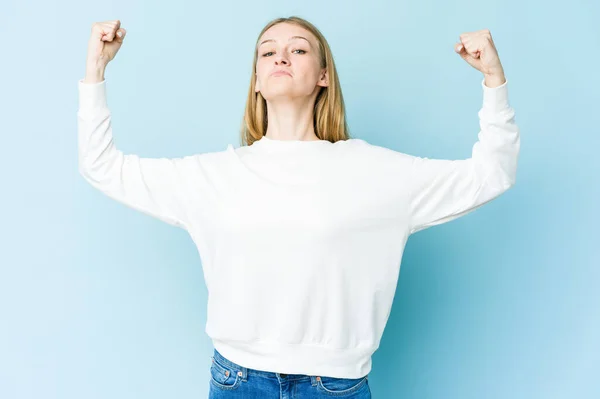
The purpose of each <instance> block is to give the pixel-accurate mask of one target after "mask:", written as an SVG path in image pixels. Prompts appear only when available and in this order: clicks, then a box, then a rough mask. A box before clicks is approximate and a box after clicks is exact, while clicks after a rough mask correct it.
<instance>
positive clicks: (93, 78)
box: [83, 67, 104, 83]
mask: <svg viewBox="0 0 600 399" xmlns="http://www.w3.org/2000/svg"><path fill="white" fill-rule="evenodd" d="M103 80H104V68H101V67H91V68H86V71H85V78H84V80H83V82H84V83H98V82H102V81H103Z"/></svg>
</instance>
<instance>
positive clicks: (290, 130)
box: [266, 98, 319, 141]
mask: <svg viewBox="0 0 600 399" xmlns="http://www.w3.org/2000/svg"><path fill="white" fill-rule="evenodd" d="M311 100H312V101H311ZM267 115H268V121H269V122H268V126H267V133H266V136H267V137H268V138H270V139H273V140H286V141H287V140H300V141H312V140H319V138H318V137H317V135H316V134H315V129H314V126H313V120H314V99H312V98H311V99H307V98H296V99H285V100H279V99H278V100H277V101H270V102H269V101H268V102H267Z"/></svg>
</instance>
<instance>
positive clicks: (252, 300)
mask: <svg viewBox="0 0 600 399" xmlns="http://www.w3.org/2000/svg"><path fill="white" fill-rule="evenodd" d="M125 34H126V31H125V29H123V28H121V25H120V21H118V20H117V21H108V22H100V23H95V24H93V27H92V35H91V38H90V41H89V47H88V58H87V63H86V68H87V69H86V75H85V78H84V79H82V80H80V81H79V110H78V129H79V136H78V140H79V170H80V172H81V174H82V175H83V177H84V178H85V179H86V180H87V181H88V182H89V183H90V184H92V185H93V186H94V187H96V188H97V189H99V190H101V191H102V192H103V193H105V194H106V195H108V196H110V197H111V198H114V199H115V200H117V201H120V202H121V203H123V204H125V205H127V206H129V207H132V208H134V209H137V210H138V211H141V212H144V213H146V214H148V215H151V216H153V217H156V218H159V219H161V220H163V221H165V222H167V223H170V224H172V225H175V226H179V227H181V228H183V229H185V230H187V231H188V232H189V234H190V236H191V237H192V239H193V240H194V242H195V243H196V244H197V246H198V250H199V253H200V257H201V263H202V267H203V273H204V277H205V282H206V285H207V288H208V293H209V297H208V305H207V325H206V332H207V333H208V335H209V336H210V337H211V339H212V341H213V343H214V347H215V348H214V356H213V357H212V364H211V367H210V393H209V395H210V397H211V398H264V399H268V398H273V399H276V398H280V397H286V398H307V399H308V398H322V397H323V398H324V397H330V396H335V397H338V398H342V397H348V398H349V397H352V398H356V399H359V398H369V397H370V396H371V393H370V389H369V384H368V380H367V377H368V374H369V372H370V370H371V367H372V366H371V356H372V355H373V353H374V352H375V351H376V350H377V348H378V347H379V343H380V339H381V336H382V334H383V330H384V327H385V325H386V322H387V320H388V316H389V314H390V310H391V306H392V301H393V296H394V293H395V289H396V283H397V279H398V275H399V271H400V262H401V258H402V254H403V250H404V246H405V244H406V241H407V239H408V237H409V236H410V235H411V234H413V233H415V232H417V231H420V230H422V229H425V228H427V227H430V226H434V225H438V224H441V223H445V222H448V221H451V220H453V219H456V218H458V217H460V216H462V215H465V214H467V213H469V212H471V211H473V210H475V209H476V208H478V207H480V206H482V205H483V204H485V203H487V202H489V201H491V200H493V199H494V198H497V197H498V196H499V195H501V194H502V193H504V192H505V191H507V190H508V189H509V188H511V187H512V186H513V185H514V184H515V178H516V171H517V160H518V155H519V147H520V139H519V131H518V128H517V126H516V124H515V120H514V110H513V108H512V107H511V106H510V105H509V103H508V95H507V82H506V79H505V77H504V71H503V68H502V65H501V63H500V60H499V57H498V54H497V51H496V48H495V46H494V43H493V40H492V37H491V35H490V32H489V31H487V30H482V31H477V32H469V33H465V34H462V35H460V42H459V43H457V44H456V46H455V51H456V52H457V53H458V54H459V55H460V56H462V57H463V58H464V60H465V61H466V62H467V63H469V64H470V65H471V66H473V67H475V68H477V69H478V70H479V71H481V73H482V74H483V80H482V82H481V87H482V92H483V101H482V107H481V110H480V112H479V113H478V116H479V121H480V127H481V130H480V132H479V135H478V137H479V140H478V141H477V142H476V143H475V144H474V146H473V149H472V156H471V157H470V158H469V159H464V160H442V159H428V158H423V157H417V156H413V155H409V154H405V153H401V152H397V151H393V150H390V149H387V148H384V147H379V146H375V145H371V144H369V143H367V142H366V141H364V140H362V139H355V138H350V137H349V133H348V128H347V125H346V118H345V114H344V101H343V98H342V91H341V89H340V84H339V80H338V76H337V74H336V68H335V64H334V61H333V56H332V53H331V50H330V48H329V46H328V44H327V41H326V40H325V38H324V37H323V36H322V34H321V33H320V32H319V30H318V29H317V28H316V27H315V26H313V25H312V24H310V23H309V22H308V21H306V20H304V19H301V18H297V17H291V18H280V19H276V20H273V21H271V22H270V23H268V24H267V25H266V26H265V27H264V29H263V30H262V31H261V32H260V34H259V36H258V40H257V42H256V48H255V49H254V50H253V51H254V62H253V65H252V78H251V81H250V90H249V93H248V99H247V105H246V110H245V114H244V120H243V126H242V132H241V141H242V144H243V145H242V146H241V147H239V148H234V147H233V146H232V145H231V144H229V145H228V146H227V148H226V149H225V150H223V151H217V152H208V153H202V154H196V155H188V156H185V157H181V158H175V159H166V158H140V157H139V156H137V155H134V154H129V155H126V154H124V153H123V152H121V151H120V150H118V149H117V148H115V146H114V143H113V140H112V138H113V136H112V126H111V113H110V111H109V109H108V107H107V99H106V82H105V80H104V70H105V68H106V65H107V64H108V63H109V62H110V61H111V60H112V59H113V58H114V57H115V55H116V54H117V51H118V50H119V49H120V47H121V45H122V44H123V40H124V38H125ZM393 133H394V132H392V134H393Z"/></svg>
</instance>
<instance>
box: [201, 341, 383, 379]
mask: <svg viewBox="0 0 600 399" xmlns="http://www.w3.org/2000/svg"><path fill="white" fill-rule="evenodd" d="M212 341H213V346H214V347H215V349H216V350H217V351H219V353H221V354H222V355H223V356H224V357H225V358H227V359H228V360H230V361H232V362H234V363H236V364H238V365H240V366H242V367H246V368H250V369H255V370H260V371H267V372H273V373H275V372H277V373H284V374H304V375H310V376H321V377H336V378H362V377H364V376H366V375H367V374H368V373H369V372H370V371H371V355H372V354H373V352H374V351H375V349H373V348H371V347H360V348H342V349H339V348H333V349H332V348H327V347H325V346H311V345H307V344H297V345H294V344H279V343H276V342H273V343H270V342H269V343H266V342H240V341H224V340H218V339H214V338H213V339H212Z"/></svg>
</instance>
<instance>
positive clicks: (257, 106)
mask: <svg viewBox="0 0 600 399" xmlns="http://www.w3.org/2000/svg"><path fill="white" fill-rule="evenodd" d="M283 22H286V23H291V24H296V25H299V26H301V27H302V28H304V29H306V30H308V31H309V32H311V33H312V34H313V35H314V36H315V37H316V38H317V42H318V45H319V59H320V63H321V68H327V74H328V76H329V79H328V80H329V86H328V87H321V90H320V91H319V93H318V94H317V98H316V99H315V106H314V130H315V134H316V135H317V137H318V138H319V139H321V140H329V141H330V142H332V143H334V142H336V141H338V140H347V139H349V138H350V133H349V130H348V125H347V122H346V116H345V107H344V98H343V97H342V89H341V87H340V82H339V79H338V75H337V72H336V68H335V63H334V61H333V54H332V53H331V49H330V48H329V44H328V43H327V40H326V39H325V37H324V36H323V35H322V34H321V32H320V31H319V30H318V29H317V28H316V27H315V26H314V25H313V24H311V23H310V22H308V21H306V20H305V19H303V18H300V17H297V16H291V17H289V18H276V19H274V20H272V21H270V22H269V23H267V25H266V26H265V27H264V28H263V29H262V31H261V32H260V34H259V35H258V38H257V40H256V45H255V47H254V61H253V62H252V75H251V78H250V89H249V90H248V98H247V100H246V108H245V111H244V118H243V122H242V127H241V143H242V145H251V144H252V143H253V142H254V141H256V140H260V139H261V138H262V137H263V136H264V135H265V134H266V132H267V124H268V118H267V103H266V100H265V99H264V97H263V96H262V95H261V93H260V92H258V93H256V92H255V87H256V62H257V58H258V51H257V45H258V41H259V40H260V38H261V37H262V35H263V34H264V33H265V32H266V31H267V30H268V29H269V28H271V27H272V26H274V25H277V24H280V23H283Z"/></svg>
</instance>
